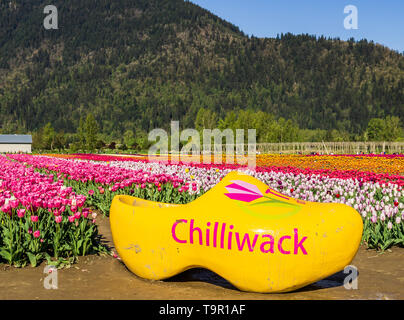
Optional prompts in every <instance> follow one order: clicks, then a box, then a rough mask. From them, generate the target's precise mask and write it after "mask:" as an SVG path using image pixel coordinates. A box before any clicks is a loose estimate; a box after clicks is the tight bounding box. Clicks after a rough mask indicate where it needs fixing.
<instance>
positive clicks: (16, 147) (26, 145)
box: [0, 134, 32, 153]
mask: <svg viewBox="0 0 404 320" xmlns="http://www.w3.org/2000/svg"><path fill="white" fill-rule="evenodd" d="M31 146H32V136H31V135H23V134H0V153H16V152H24V153H31V152H32V151H31Z"/></svg>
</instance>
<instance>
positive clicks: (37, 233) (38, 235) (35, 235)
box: [34, 230, 41, 238]
mask: <svg viewBox="0 0 404 320" xmlns="http://www.w3.org/2000/svg"><path fill="white" fill-rule="evenodd" d="M40 236H41V232H40V231H39V230H36V231H34V237H35V238H39V237H40Z"/></svg>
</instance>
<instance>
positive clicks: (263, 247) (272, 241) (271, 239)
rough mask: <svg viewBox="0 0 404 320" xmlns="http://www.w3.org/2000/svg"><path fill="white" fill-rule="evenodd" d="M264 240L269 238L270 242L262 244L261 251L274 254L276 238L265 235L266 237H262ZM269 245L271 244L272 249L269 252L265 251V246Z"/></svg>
mask: <svg viewBox="0 0 404 320" xmlns="http://www.w3.org/2000/svg"><path fill="white" fill-rule="evenodd" d="M262 238H269V239H270V240H269V241H265V242H263V243H261V247H260V249H261V251H262V252H263V253H268V252H271V253H274V242H275V240H274V237H273V236H271V235H270V234H264V235H262ZM267 244H269V245H270V247H269V249H268V250H265V245H267Z"/></svg>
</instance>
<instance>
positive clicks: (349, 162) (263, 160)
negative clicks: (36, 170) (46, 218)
mask: <svg viewBox="0 0 404 320" xmlns="http://www.w3.org/2000/svg"><path fill="white" fill-rule="evenodd" d="M55 156H57V157H60V156H61V155H55ZM64 157H66V158H73V159H82V160H94V161H139V160H146V161H147V160H150V158H148V157H147V156H113V155H94V154H73V155H64ZM155 158H156V160H158V158H159V157H155ZM181 159H183V160H185V159H187V162H190V160H193V161H195V162H198V163H203V158H202V157H199V156H196V157H195V156H194V157H188V158H185V159H184V158H181ZM169 160H171V157H170V156H169ZM222 160H223V163H225V160H226V159H225V157H223V159H222ZM184 162H185V161H184ZM213 162H214V158H213V156H212V157H211V163H213ZM233 162H234V163H237V161H234V159H233ZM256 164H257V166H258V167H293V168H299V169H311V170H331V171H337V172H342V171H352V172H356V171H360V172H369V173H372V174H376V173H384V174H392V175H403V174H404V156H403V155H380V154H369V155H271V154H259V155H257V156H256Z"/></svg>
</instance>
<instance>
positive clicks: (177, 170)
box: [0, 154, 404, 266]
mask: <svg viewBox="0 0 404 320" xmlns="http://www.w3.org/2000/svg"><path fill="white" fill-rule="evenodd" d="M232 170H241V171H245V172H246V173H248V174H250V175H253V176H255V177H256V178H258V179H259V180H261V181H263V182H264V183H266V184H267V185H269V186H270V187H272V188H273V189H275V190H277V191H279V192H281V193H283V194H286V195H288V196H291V197H294V198H298V199H301V200H306V201H315V202H339V203H345V204H347V205H350V206H352V207H353V208H355V209H356V210H357V211H358V212H359V213H360V214H361V215H362V218H363V221H364V233H363V239H362V240H363V243H364V244H365V245H366V246H367V247H369V248H374V249H378V250H385V249H387V248H389V247H391V246H393V245H397V246H404V222H403V221H404V191H403V188H404V157H403V156H402V155H343V156H304V155H296V156H289V155H288V156H287V155H285V156H283V155H262V156H261V155H259V156H257V168H256V169H254V170H252V169H249V168H247V167H243V166H239V165H226V164H209V165H208V164H196V163H194V164H192V163H180V164H171V163H170V162H168V163H161V162H158V161H148V160H147V158H146V157H119V156H107V155H91V154H90V155H88V154H76V155H27V154H8V155H0V221H1V222H0V232H1V235H0V260H1V262H6V263H8V264H11V265H15V266H25V265H27V264H31V265H37V264H38V263H39V262H40V261H42V260H44V259H47V260H48V263H56V262H57V261H62V260H66V259H67V260H69V259H73V260H74V259H75V258H76V257H78V256H82V255H86V254H90V253H96V252H102V251H105V249H104V248H103V247H102V246H101V245H100V243H99V241H98V240H97V238H98V229H97V225H96V224H95V218H96V215H97V213H98V214H103V215H108V214H109V207H110V204H111V201H112V198H113V197H114V196H115V195H117V194H128V195H133V196H136V197H141V198H144V199H149V200H153V201H161V202H167V203H177V204H180V203H188V202H190V201H192V200H194V199H195V198H197V197H198V196H200V195H202V194H203V193H204V192H206V191H207V190H209V189H210V188H212V187H213V186H214V185H215V184H217V183H218V182H219V181H220V179H221V178H222V177H224V176H225V175H226V174H227V173H228V172H230V171H232ZM229 214H231V213H229Z"/></svg>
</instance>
